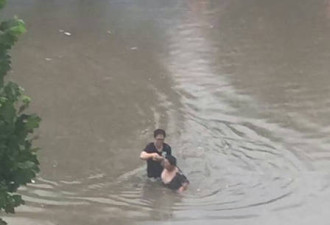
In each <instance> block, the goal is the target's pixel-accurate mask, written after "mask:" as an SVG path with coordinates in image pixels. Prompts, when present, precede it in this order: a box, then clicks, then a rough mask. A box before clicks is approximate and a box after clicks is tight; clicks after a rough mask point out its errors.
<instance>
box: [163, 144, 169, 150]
mask: <svg viewBox="0 0 330 225" xmlns="http://www.w3.org/2000/svg"><path fill="white" fill-rule="evenodd" d="M163 146H164V148H165V149H171V146H170V145H169V144H167V143H164V144H163Z"/></svg>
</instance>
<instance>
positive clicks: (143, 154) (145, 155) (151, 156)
mask: <svg viewBox="0 0 330 225" xmlns="http://www.w3.org/2000/svg"><path fill="white" fill-rule="evenodd" d="M158 157H161V156H159V155H158V154H157V153H155V152H154V153H148V152H146V151H142V152H141V154H140V159H142V160H148V159H153V160H155V159H156V158H158Z"/></svg>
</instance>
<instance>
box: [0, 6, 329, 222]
mask: <svg viewBox="0 0 330 225" xmlns="http://www.w3.org/2000/svg"><path fill="white" fill-rule="evenodd" d="M13 13H15V14H17V15H18V16H19V17H20V18H23V19H24V20H25V21H26V23H27V26H28V33H27V34H26V35H24V37H22V39H21V40H20V42H19V43H18V44H17V45H16V47H15V49H14V51H13V56H14V66H13V68H14V71H13V73H12V78H13V79H15V80H17V81H18V82H19V83H20V84H21V85H22V86H24V87H25V89H26V90H27V93H28V94H29V95H30V96H31V97H32V98H33V100H34V102H33V105H32V109H31V110H33V111H35V112H38V113H39V114H40V115H41V117H42V118H43V122H42V126H41V128H40V130H39V135H40V137H39V140H38V143H37V144H38V145H39V146H40V147H41V148H42V151H41V152H40V160H41V169H42V172H41V173H40V176H39V177H38V179H37V180H36V183H35V184H32V185H29V186H28V187H27V188H23V189H22V190H21V193H22V194H23V196H24V198H25V199H26V202H27V204H26V206H23V207H20V208H19V209H18V210H17V213H16V215H14V216H10V217H6V220H7V221H9V222H10V224H12V225H21V224H24V225H25V224H33V225H55V224H60V225H96V224H115V225H119V224H125V225H126V224H130V225H131V224H143V225H144V224H175V225H179V224H192V225H197V224H210V225H213V224H235V225H236V224H239V225H240V224H242V225H243V224H244V225H249V224H251V225H254V224H267V225H277V224H283V225H293V224H294V225H304V224H306V225H310V224H318V225H326V224H328V223H329V222H328V221H329V219H330V216H329V213H328V210H329V207H330V187H329V185H330V172H329V171H330V148H329V147H330V139H329V137H330V117H329V114H330V75H329V71H330V63H329V60H330V44H329V43H330V42H329V40H330V1H324V0H314V1H310V0H287V1H272V0H230V1H229V0H226V1H225V0H223V1H220V0H219V1H208V0H203V1H201V0H200V1H198V0H189V1H188V0H186V1H183V0H182V1H174V0H169V1H161V0H138V1H128V0H117V1H111V0H99V1H92V0H90V1H88V0H57V1H53V0H47V1H45V0H11V1H10V4H9V6H8V7H7V9H6V15H12V14H13ZM156 127H163V128H165V129H166V130H167V132H168V134H169V137H168V142H169V143H170V144H171V145H172V147H173V151H174V154H175V155H176V156H177V157H178V160H179V165H180V167H181V168H182V169H183V170H184V172H185V173H186V174H187V176H188V177H189V179H190V181H191V187H190V189H189V191H187V192H186V193H185V194H183V195H176V194H174V193H172V192H170V191H168V190H166V189H165V188H163V187H162V186H160V185H159V184H158V183H153V182H150V181H147V180H146V179H145V165H144V163H143V162H142V161H140V160H139V159H138V155H139V153H140V151H141V150H142V148H143V147H144V145H145V144H146V143H147V142H148V141H150V140H151V136H152V131H153V129H154V128H156Z"/></svg>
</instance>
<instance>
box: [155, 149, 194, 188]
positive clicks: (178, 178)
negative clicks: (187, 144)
mask: <svg viewBox="0 0 330 225" xmlns="http://www.w3.org/2000/svg"><path fill="white" fill-rule="evenodd" d="M161 178H162V182H163V184H164V185H165V186H166V187H168V188H170V189H172V190H176V191H178V192H183V191H185V190H187V188H188V185H189V181H188V179H187V178H186V176H185V175H183V173H182V171H181V170H180V169H179V168H178V167H177V166H176V158H175V157H174V156H172V155H167V156H166V157H165V159H164V170H163V172H162V174H161Z"/></svg>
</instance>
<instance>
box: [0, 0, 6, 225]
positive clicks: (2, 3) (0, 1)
mask: <svg viewBox="0 0 330 225" xmlns="http://www.w3.org/2000/svg"><path fill="white" fill-rule="evenodd" d="M6 2H7V1H6V0H0V9H2V8H3V7H4V6H5V4H6ZM0 221H1V219H0Z"/></svg>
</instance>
